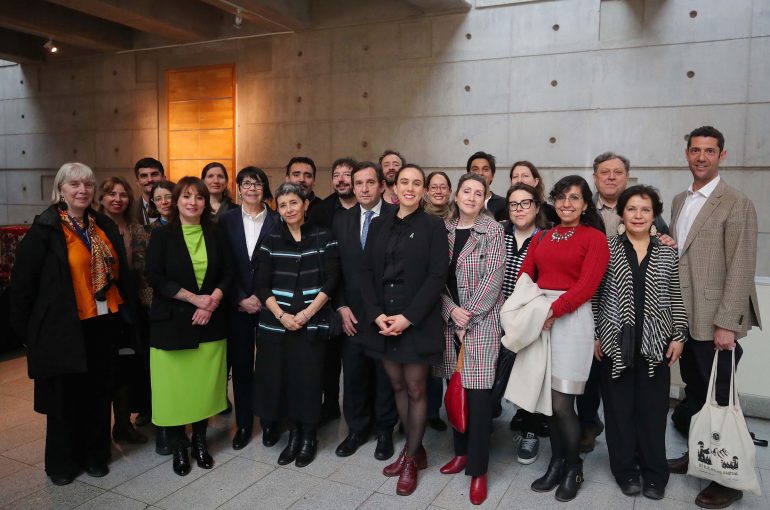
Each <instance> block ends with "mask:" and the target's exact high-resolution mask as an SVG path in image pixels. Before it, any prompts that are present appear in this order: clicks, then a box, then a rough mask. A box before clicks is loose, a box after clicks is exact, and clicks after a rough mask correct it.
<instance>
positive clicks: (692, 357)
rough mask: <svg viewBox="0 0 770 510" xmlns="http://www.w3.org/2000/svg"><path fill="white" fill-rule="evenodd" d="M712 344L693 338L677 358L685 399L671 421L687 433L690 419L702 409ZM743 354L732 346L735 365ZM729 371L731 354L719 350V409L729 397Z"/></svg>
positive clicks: (741, 350) (713, 352) (711, 356)
mask: <svg viewBox="0 0 770 510" xmlns="http://www.w3.org/2000/svg"><path fill="white" fill-rule="evenodd" d="M716 352H717V351H716V350H715V349H714V342H704V341H701V340H695V339H693V338H692V337H691V338H690V339H689V340H688V341H687V342H686V343H685V344H684V351H683V352H682V357H681V358H680V359H679V373H680V374H681V376H682V381H684V383H685V387H684V395H685V396H684V399H683V400H682V401H681V402H680V403H679V404H678V405H677V406H676V408H675V409H674V412H673V414H672V415H671V419H672V420H673V421H674V423H675V424H676V425H677V428H678V429H680V430H690V420H691V419H692V417H693V416H694V415H695V414H696V413H697V412H698V411H700V410H701V408H702V407H703V405H704V404H705V403H706V399H707V398H708V395H707V394H706V393H707V392H708V386H709V378H710V377H711V364H712V363H713V362H714V355H715V354H716ZM742 355H743V347H741V346H740V345H739V344H737V343H736V344H735V365H736V369H737V366H738V362H739V361H740V359H741V356H742ZM731 372H732V353H731V352H730V351H719V359H718V361H717V380H716V398H717V403H718V404H719V405H721V406H725V405H727V403H728V401H729V398H730V375H731Z"/></svg>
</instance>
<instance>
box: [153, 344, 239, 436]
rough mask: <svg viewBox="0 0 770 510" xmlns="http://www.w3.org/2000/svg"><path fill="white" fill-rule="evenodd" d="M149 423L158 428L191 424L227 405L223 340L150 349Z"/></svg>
mask: <svg viewBox="0 0 770 510" xmlns="http://www.w3.org/2000/svg"><path fill="white" fill-rule="evenodd" d="M150 380H151V383H152V422H153V423H154V424H155V425H158V426H161V427H171V426H174V425H186V424H188V423H195V422H196V421H200V420H203V419H205V418H208V417H210V416H214V415H215V414H217V413H219V412H220V411H223V410H224V409H225V408H226V407H227V400H226V392H227V341H226V340H218V341H216V342H203V343H201V344H199V345H198V348H197V349H184V350H181V351H164V350H162V349H156V348H154V347H152V348H150Z"/></svg>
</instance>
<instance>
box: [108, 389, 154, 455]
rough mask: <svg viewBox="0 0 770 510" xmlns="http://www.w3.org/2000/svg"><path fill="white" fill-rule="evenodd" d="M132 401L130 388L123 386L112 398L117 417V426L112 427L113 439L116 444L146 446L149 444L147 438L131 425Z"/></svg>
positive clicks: (114, 413) (113, 410) (113, 409)
mask: <svg viewBox="0 0 770 510" xmlns="http://www.w3.org/2000/svg"><path fill="white" fill-rule="evenodd" d="M130 399H131V388H130V387H128V386H122V387H121V388H119V389H118V390H116V391H115V395H114V396H113V398H112V412H113V415H114V416H115V425H113V426H112V439H113V440H115V442H116V443H120V442H126V443H130V444H144V443H146V442H147V437H146V436H145V435H144V434H142V433H141V432H139V431H138V430H136V429H135V428H134V425H133V424H132V423H131V406H130V405H129V404H130Z"/></svg>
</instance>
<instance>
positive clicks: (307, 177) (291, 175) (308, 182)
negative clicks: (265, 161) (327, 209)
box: [286, 156, 321, 217]
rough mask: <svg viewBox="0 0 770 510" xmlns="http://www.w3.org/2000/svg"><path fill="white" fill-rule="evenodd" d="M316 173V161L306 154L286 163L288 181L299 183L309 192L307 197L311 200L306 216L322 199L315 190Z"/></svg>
mask: <svg viewBox="0 0 770 510" xmlns="http://www.w3.org/2000/svg"><path fill="white" fill-rule="evenodd" d="M315 174H316V167H315V161H313V160H312V159H310V158H308V157H306V156H294V157H293V158H291V159H290V160H289V163H288V164H287V165H286V182H293V183H294V184H299V185H300V186H302V189H304V190H305V192H306V193H307V199H308V200H309V201H310V205H309V206H308V208H307V211H305V216H306V217H307V216H309V215H310V211H312V210H313V209H314V208H315V207H316V206H317V205H318V204H320V203H321V199H320V198H319V197H317V196H316V194H315V192H314V191H313V186H315Z"/></svg>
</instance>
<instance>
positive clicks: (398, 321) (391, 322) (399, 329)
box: [374, 313, 412, 336]
mask: <svg viewBox="0 0 770 510" xmlns="http://www.w3.org/2000/svg"><path fill="white" fill-rule="evenodd" d="M374 323H375V324H377V327H378V328H380V334H381V335H382V336H398V335H400V334H401V333H403V332H404V330H405V329H406V328H408V327H409V326H411V325H412V323H411V322H409V319H407V318H406V317H404V315H403V314H398V315H385V314H384V313H381V314H380V315H379V316H378V317H377V318H376V319H374Z"/></svg>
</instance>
